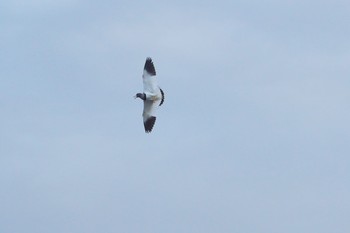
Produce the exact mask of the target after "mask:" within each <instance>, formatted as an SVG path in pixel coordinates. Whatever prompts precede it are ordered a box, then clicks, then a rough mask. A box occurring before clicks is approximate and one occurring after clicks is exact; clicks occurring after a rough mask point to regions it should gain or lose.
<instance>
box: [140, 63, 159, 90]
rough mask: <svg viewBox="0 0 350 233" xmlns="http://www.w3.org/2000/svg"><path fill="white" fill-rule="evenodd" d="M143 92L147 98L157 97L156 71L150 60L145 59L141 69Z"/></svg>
mask: <svg viewBox="0 0 350 233" xmlns="http://www.w3.org/2000/svg"><path fill="white" fill-rule="evenodd" d="M142 79H143V92H144V93H145V94H146V96H147V97H152V96H155V95H159V87H158V84H157V79H156V69H155V68H154V64H153V61H152V59H151V58H149V57H148V58H147V59H146V62H145V67H144V68H143V75H142Z"/></svg>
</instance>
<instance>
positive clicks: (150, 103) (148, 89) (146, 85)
mask: <svg viewBox="0 0 350 233" xmlns="http://www.w3.org/2000/svg"><path fill="white" fill-rule="evenodd" d="M142 80H143V93H137V94H136V95H135V96H134V97H135V99H136V98H140V99H142V100H143V113H142V117H143V125H144V127H145V132H146V133H150V132H152V129H153V126H154V123H155V122H156V116H155V111H156V109H157V108H158V106H161V105H162V104H163V102H164V92H163V90H162V89H160V87H159V86H158V84H157V79H156V69H155V68H154V64H153V61H152V59H151V58H150V57H148V58H147V59H146V62H145V67H144V68H143V75H142Z"/></svg>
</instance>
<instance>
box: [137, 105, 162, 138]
mask: <svg viewBox="0 0 350 233" xmlns="http://www.w3.org/2000/svg"><path fill="white" fill-rule="evenodd" d="M161 101H162V100H161V99H157V100H145V101H143V114H142V116H143V125H144V127H145V132H146V133H150V132H151V131H152V129H153V126H154V123H155V122H156V116H155V112H156V110H157V108H158V106H159V104H160V102H161Z"/></svg>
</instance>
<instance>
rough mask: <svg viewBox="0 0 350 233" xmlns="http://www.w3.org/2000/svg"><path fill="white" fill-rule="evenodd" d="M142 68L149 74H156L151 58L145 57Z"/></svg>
mask: <svg viewBox="0 0 350 233" xmlns="http://www.w3.org/2000/svg"><path fill="white" fill-rule="evenodd" d="M144 70H146V71H147V73H149V74H150V75H153V76H154V75H156V69H155V68H154V64H153V61H152V58H150V57H148V58H147V59H146V63H145V67H144Z"/></svg>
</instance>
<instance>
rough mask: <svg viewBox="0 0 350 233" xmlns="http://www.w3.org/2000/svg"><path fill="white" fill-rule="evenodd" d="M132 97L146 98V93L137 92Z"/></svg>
mask: <svg viewBox="0 0 350 233" xmlns="http://www.w3.org/2000/svg"><path fill="white" fill-rule="evenodd" d="M134 97H135V99H136V98H140V99H142V100H146V94H145V93H137V94H136V95H135V96H134Z"/></svg>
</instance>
